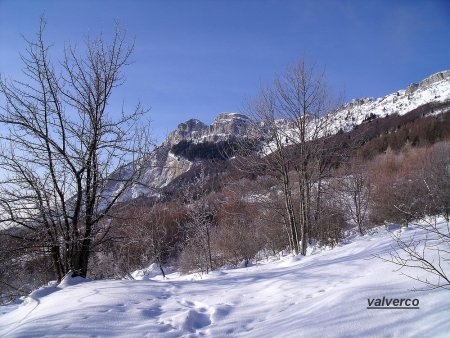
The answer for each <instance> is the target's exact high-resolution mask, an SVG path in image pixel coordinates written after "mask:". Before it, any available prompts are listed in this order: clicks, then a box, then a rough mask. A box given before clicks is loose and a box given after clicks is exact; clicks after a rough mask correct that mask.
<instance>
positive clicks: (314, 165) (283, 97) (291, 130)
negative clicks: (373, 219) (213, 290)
mask: <svg viewBox="0 0 450 338" xmlns="http://www.w3.org/2000/svg"><path fill="white" fill-rule="evenodd" d="M332 103H333V100H332V99H331V95H330V94H329V91H328V88H327V83H326V79H325V76H324V74H323V72H321V71H319V70H318V69H317V68H316V67H315V66H314V65H308V64H307V63H306V62H305V61H304V60H303V59H300V60H299V61H298V62H297V63H295V64H293V65H292V66H290V67H288V68H287V70H286V71H285V72H284V73H283V74H282V75H280V76H278V77H277V78H276V79H275V81H274V83H273V85H272V86H270V87H268V88H263V89H261V90H260V92H259V96H258V97H257V99H256V100H255V101H254V102H251V103H250V105H248V111H249V115H250V116H252V117H253V120H254V129H255V135H254V136H252V137H253V138H254V139H260V140H264V141H265V145H264V146H263V147H262V153H263V155H264V156H257V155H253V156H248V153H251V151H246V152H245V155H247V156H246V158H247V159H248V161H251V162H252V163H257V165H258V166H259V167H260V168H263V169H264V170H266V172H268V173H270V172H272V173H273V175H274V176H275V177H278V178H279V179H280V182H281V186H282V191H283V196H284V201H285V203H284V204H285V217H284V219H285V222H286V225H287V229H288V232H287V233H288V234H289V242H290V245H291V248H292V250H293V252H294V253H295V254H297V253H301V254H302V255H305V254H306V244H307V239H308V236H309V235H308V232H309V228H310V227H311V223H312V218H313V217H314V216H312V210H313V208H312V203H313V200H312V198H311V188H312V185H313V184H318V185H319V186H320V184H321V179H322V177H323V175H324V174H325V169H326V163H327V162H326V161H325V160H324V156H325V154H326V152H325V149H323V145H324V144H325V143H324V142H323V138H325V137H327V136H328V134H329V132H328V130H327V128H328V126H329V121H328V118H327V115H326V113H328V112H330V111H331V110H332V108H333V106H332ZM266 154H269V155H267V156H265V155H266ZM291 172H292V173H295V174H294V175H290V173H291ZM317 191H321V189H318V190H317ZM294 197H295V198H294ZM316 202H318V203H319V204H320V196H319V195H318V196H317V200H316ZM316 209H317V208H316ZM317 210H318V209H317ZM316 221H317V220H316Z"/></svg>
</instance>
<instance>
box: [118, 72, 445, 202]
mask: <svg viewBox="0 0 450 338" xmlns="http://www.w3.org/2000/svg"><path fill="white" fill-rule="evenodd" d="M434 106H436V107H438V108H436V109H435V108H434ZM449 106H450V71H442V72H439V73H436V74H434V75H431V76H430V77H428V78H426V79H424V80H423V81H421V82H420V83H419V84H411V85H409V86H408V88H407V89H403V90H399V91H397V92H395V93H392V94H389V95H386V96H384V97H381V98H377V99H374V98H364V99H356V100H352V101H350V102H349V103H346V104H345V105H343V106H341V107H340V108H338V109H337V110H336V111H334V112H331V113H330V114H329V116H328V117H327V119H329V120H328V121H329V122H330V126H329V127H328V128H327V134H329V135H330V134H331V135H332V134H337V133H338V132H348V131H351V130H352V129H354V128H355V127H357V126H359V125H361V124H362V123H364V122H366V121H371V120H373V119H376V118H384V117H386V116H394V115H400V116H402V115H406V114H408V113H410V112H412V111H415V110H418V109H421V108H423V110H424V115H425V114H430V113H433V114H439V113H441V112H443V111H444V110H446V109H448V108H449ZM279 123H280V126H283V125H284V128H285V129H286V133H287V134H289V124H288V123H286V122H284V121H280V122H279ZM250 126H251V120H250V119H249V118H248V117H247V116H245V115H242V114H238V113H221V114H219V115H218V116H217V117H216V118H215V119H214V121H213V123H212V124H211V125H210V126H208V125H206V124H204V123H203V122H201V121H199V120H196V119H190V120H188V121H186V122H183V123H180V124H179V125H178V126H177V128H176V129H175V130H173V131H172V132H170V133H169V134H168V136H167V138H166V139H165V140H164V142H162V144H161V145H160V146H158V147H156V148H155V150H154V151H153V152H152V153H151V154H150V156H149V158H148V159H147V161H146V165H145V166H146V167H145V170H144V174H143V177H142V179H141V182H140V184H136V185H134V186H133V187H132V188H131V189H130V190H128V191H127V192H126V193H125V194H124V195H123V197H122V200H129V199H132V198H137V197H139V196H143V195H144V196H159V195H160V193H161V189H162V188H164V187H167V186H168V185H169V184H170V183H171V182H173V181H174V180H175V179H176V178H177V177H179V176H180V175H182V174H184V173H186V172H188V171H189V170H191V169H192V168H194V167H195V166H196V165H198V164H199V163H201V161H202V159H193V158H188V157H189V156H188V157H186V156H183V155H180V154H176V151H174V149H176V147H177V146H178V145H183V143H185V144H186V145H201V144H204V145H206V147H207V146H211V145H214V144H217V143H218V142H226V141H229V140H230V139H232V138H240V137H245V136H246V135H247V132H248V130H249V128H250ZM183 146H184V145H183ZM117 175H126V168H125V169H124V172H123V173H117ZM115 189H117V186H116V185H114V184H113V185H112V186H111V190H115Z"/></svg>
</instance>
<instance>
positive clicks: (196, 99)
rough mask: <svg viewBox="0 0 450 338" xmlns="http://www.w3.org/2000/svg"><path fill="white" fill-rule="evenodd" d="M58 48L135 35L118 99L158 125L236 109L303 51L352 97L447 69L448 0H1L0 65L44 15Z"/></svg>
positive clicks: (14, 63)
mask: <svg viewBox="0 0 450 338" xmlns="http://www.w3.org/2000/svg"><path fill="white" fill-rule="evenodd" d="M42 14H44V15H45V17H46V19H47V30H46V36H47V41H48V42H50V43H53V44H54V49H53V51H54V53H55V56H58V53H59V52H60V51H61V49H62V48H63V46H64V42H67V41H70V42H72V43H74V42H75V43H78V44H80V43H82V41H83V38H84V37H85V36H86V35H87V34H91V35H96V34H98V33H99V32H104V33H106V34H108V32H111V31H112V30H113V27H114V20H116V19H117V20H119V22H120V23H121V25H122V26H124V27H125V28H126V29H127V31H128V35H129V37H130V38H134V39H135V53H134V55H133V61H134V62H133V64H132V65H131V66H129V67H128V69H127V70H126V76H127V82H126V84H125V85H124V86H123V87H121V88H119V89H118V90H117V91H116V93H115V97H114V101H113V105H112V107H111V109H112V110H113V111H114V110H115V109H117V110H120V108H121V104H122V101H124V102H125V107H130V106H132V104H134V103H135V102H136V101H137V100H140V101H141V102H142V103H143V104H144V106H146V107H151V111H150V118H151V119H152V121H153V129H154V132H155V134H156V135H157V136H158V137H159V138H160V139H161V138H162V137H164V135H165V133H166V132H168V131H170V130H172V129H173V128H175V127H176V125H177V124H178V123H180V122H182V121H184V120H187V119H189V118H198V119H200V120H203V121H204V122H207V123H210V122H211V121H212V119H213V118H214V116H215V115H217V114H218V113H220V112H223V111H239V110H240V109H241V107H242V102H243V99H244V98H245V97H252V96H254V95H255V93H256V91H257V88H258V86H259V85H260V84H267V83H269V82H270V81H271V79H272V78H273V77H274V75H275V74H276V73H279V72H282V71H283V69H284V68H285V67H286V66H287V65H288V64H289V63H292V62H294V61H295V60H297V59H298V58H300V57H305V58H306V60H309V61H310V62H315V63H317V64H318V65H320V66H322V67H325V68H326V73H327V77H328V80H329V83H330V85H331V87H332V88H333V89H334V90H335V91H336V92H343V91H344V92H345V96H346V99H352V98H358V97H365V96H373V97H377V96H382V95H385V94H388V93H389V92H392V91H394V90H397V89H400V88H404V87H406V86H407V85H408V84H409V83H411V82H418V81H420V80H421V79H423V78H425V77H427V76H428V75H430V74H432V73H435V72H438V71H440V70H444V69H450V43H449V42H450V1H445V0H443V1H433V0H428V1H425V0H423V1H413V0H409V1H393V0H391V1H382V0H375V1H338V0H335V1H321V0H315V1H301V0H297V1H282V0H279V1H266V0H253V1H252V0H242V1H237V0H229V1H218V0H216V1H213V0H212V1H194V0H193V1H187V0H186V1H181V0H179V1H173V0H165V1H125V0H123V1H96V0H91V1H80V0H77V1H50V0H48V1H44V0H42V1H37V0H34V1H25V0H0V74H2V75H3V76H8V77H12V78H17V77H20V76H21V75H20V68H21V64H20V61H19V53H20V52H23V51H24V47H25V43H24V41H23V39H22V38H21V35H24V36H26V37H28V38H33V36H34V34H35V32H36V31H37V28H38V24H39V17H40V16H41V15H42Z"/></svg>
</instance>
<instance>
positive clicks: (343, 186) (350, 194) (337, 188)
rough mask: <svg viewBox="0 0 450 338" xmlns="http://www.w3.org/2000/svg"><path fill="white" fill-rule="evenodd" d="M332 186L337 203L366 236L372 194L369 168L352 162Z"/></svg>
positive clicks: (335, 179) (334, 180)
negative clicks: (365, 230) (368, 173)
mask: <svg viewBox="0 0 450 338" xmlns="http://www.w3.org/2000/svg"><path fill="white" fill-rule="evenodd" d="M331 185H332V189H333V195H334V196H333V197H334V201H335V203H337V205H339V206H340V207H341V208H342V209H343V212H344V213H345V214H346V216H347V217H349V218H350V220H351V221H352V222H353V223H354V224H355V225H356V227H357V229H358V232H359V233H360V234H361V235H362V234H364V229H365V227H366V222H367V219H368V210H369V204H370V197H371V192H372V184H371V183H370V179H369V176H368V175H367V168H366V167H365V166H364V165H363V164H362V163H358V162H356V161H352V162H351V163H350V164H348V165H346V166H345V167H344V168H343V169H342V170H341V171H340V175H339V176H338V177H335V178H334V179H333V181H332V184H331Z"/></svg>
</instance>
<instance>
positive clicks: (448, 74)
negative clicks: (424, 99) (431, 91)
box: [419, 70, 450, 88]
mask: <svg viewBox="0 0 450 338" xmlns="http://www.w3.org/2000/svg"><path fill="white" fill-rule="evenodd" d="M443 80H449V81H450V70H444V71H442V72H439V73H436V74H433V75H431V76H429V77H427V78H426V79H425V80H422V81H420V83H419V87H420V88H426V87H428V86H430V85H432V84H434V83H436V82H439V81H443Z"/></svg>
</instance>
